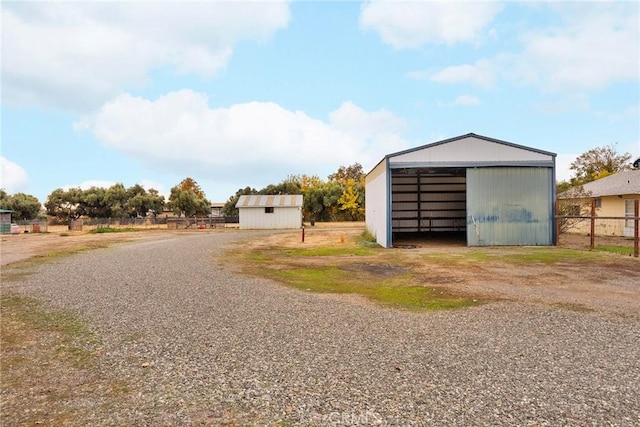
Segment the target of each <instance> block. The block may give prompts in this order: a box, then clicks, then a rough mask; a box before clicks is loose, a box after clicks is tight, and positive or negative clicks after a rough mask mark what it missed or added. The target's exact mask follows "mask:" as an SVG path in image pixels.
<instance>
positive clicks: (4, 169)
mask: <svg viewBox="0 0 640 427" xmlns="http://www.w3.org/2000/svg"><path fill="white" fill-rule="evenodd" d="M28 181H29V178H28V176H27V172H26V171H25V170H24V169H23V168H22V167H20V165H18V164H16V163H14V162H12V161H11V160H8V159H6V158H4V157H0V188H2V189H4V190H5V191H6V192H7V193H9V194H13V193H19V192H23V191H25V190H26V188H27V182H28Z"/></svg>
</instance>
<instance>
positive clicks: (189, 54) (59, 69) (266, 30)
mask: <svg viewBox="0 0 640 427" xmlns="http://www.w3.org/2000/svg"><path fill="white" fill-rule="evenodd" d="M289 17H290V12H289V5H288V3H286V2H275V1H274V2H271V1H270V2H156V3H148V2H71V3H69V2H37V3H35V2H10V3H6V2H4V3H3V4H2V11H1V20H2V38H3V41H2V50H3V51H2V80H3V82H2V83H3V84H2V86H3V102H8V103H9V104H12V105H34V104H35V105H48V106H63V107H66V108H74V109H81V108H86V107H93V106H96V105H99V104H100V103H102V102H104V101H105V100H106V99H108V98H110V97H112V96H115V95H117V94H118V93H120V92H121V91H122V90H123V89H125V88H126V87H131V86H139V85H142V84H144V83H145V82H146V81H147V80H148V78H149V77H148V73H149V71H150V70H152V69H155V68H160V67H166V66H169V67H172V68H173V69H174V70H175V71H177V72H180V73H194V74H197V75H200V76H205V77H207V76H211V75H213V74H215V73H216V72H218V71H219V70H220V69H222V68H224V67H225V66H226V64H227V62H228V60H229V58H230V56H231V54H232V51H233V46H234V44H235V43H237V42H239V41H244V40H252V41H264V40H267V39H268V38H269V37H270V36H271V35H272V34H273V33H274V32H275V31H276V30H278V29H280V28H284V27H285V26H286V25H287V24H288V21H289Z"/></svg>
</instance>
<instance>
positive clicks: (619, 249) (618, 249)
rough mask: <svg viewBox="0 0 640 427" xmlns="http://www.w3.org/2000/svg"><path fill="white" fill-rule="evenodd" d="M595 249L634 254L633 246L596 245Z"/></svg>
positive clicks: (620, 253)
mask: <svg viewBox="0 0 640 427" xmlns="http://www.w3.org/2000/svg"><path fill="white" fill-rule="evenodd" d="M595 250H597V251H602V252H610V253H613V254H619V255H629V256H633V248H632V247H629V246H607V245H596V247H595Z"/></svg>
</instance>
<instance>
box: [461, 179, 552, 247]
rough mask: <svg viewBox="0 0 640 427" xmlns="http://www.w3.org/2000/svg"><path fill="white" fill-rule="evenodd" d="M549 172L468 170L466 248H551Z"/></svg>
mask: <svg viewBox="0 0 640 427" xmlns="http://www.w3.org/2000/svg"><path fill="white" fill-rule="evenodd" d="M552 181H553V174H552V169H550V168H533V167H522V168H518V167H505V168H479V169H468V170H467V245H469V246H490V245H551V244H552V243H553V234H552V230H553V227H552V226H553V204H552V191H553V190H552V189H553V184H552Z"/></svg>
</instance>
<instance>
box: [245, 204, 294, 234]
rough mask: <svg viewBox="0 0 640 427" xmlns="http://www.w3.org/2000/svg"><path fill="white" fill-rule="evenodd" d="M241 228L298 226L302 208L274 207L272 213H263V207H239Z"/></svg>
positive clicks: (269, 228)
mask: <svg viewBox="0 0 640 427" xmlns="http://www.w3.org/2000/svg"><path fill="white" fill-rule="evenodd" d="M238 210H239V215H240V220H239V223H240V228H241V229H267V230H271V229H287V228H300V226H301V225H302V209H301V208H299V207H296V206H293V207H274V208H273V213H265V208H264V207H252V208H239V209H238Z"/></svg>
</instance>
